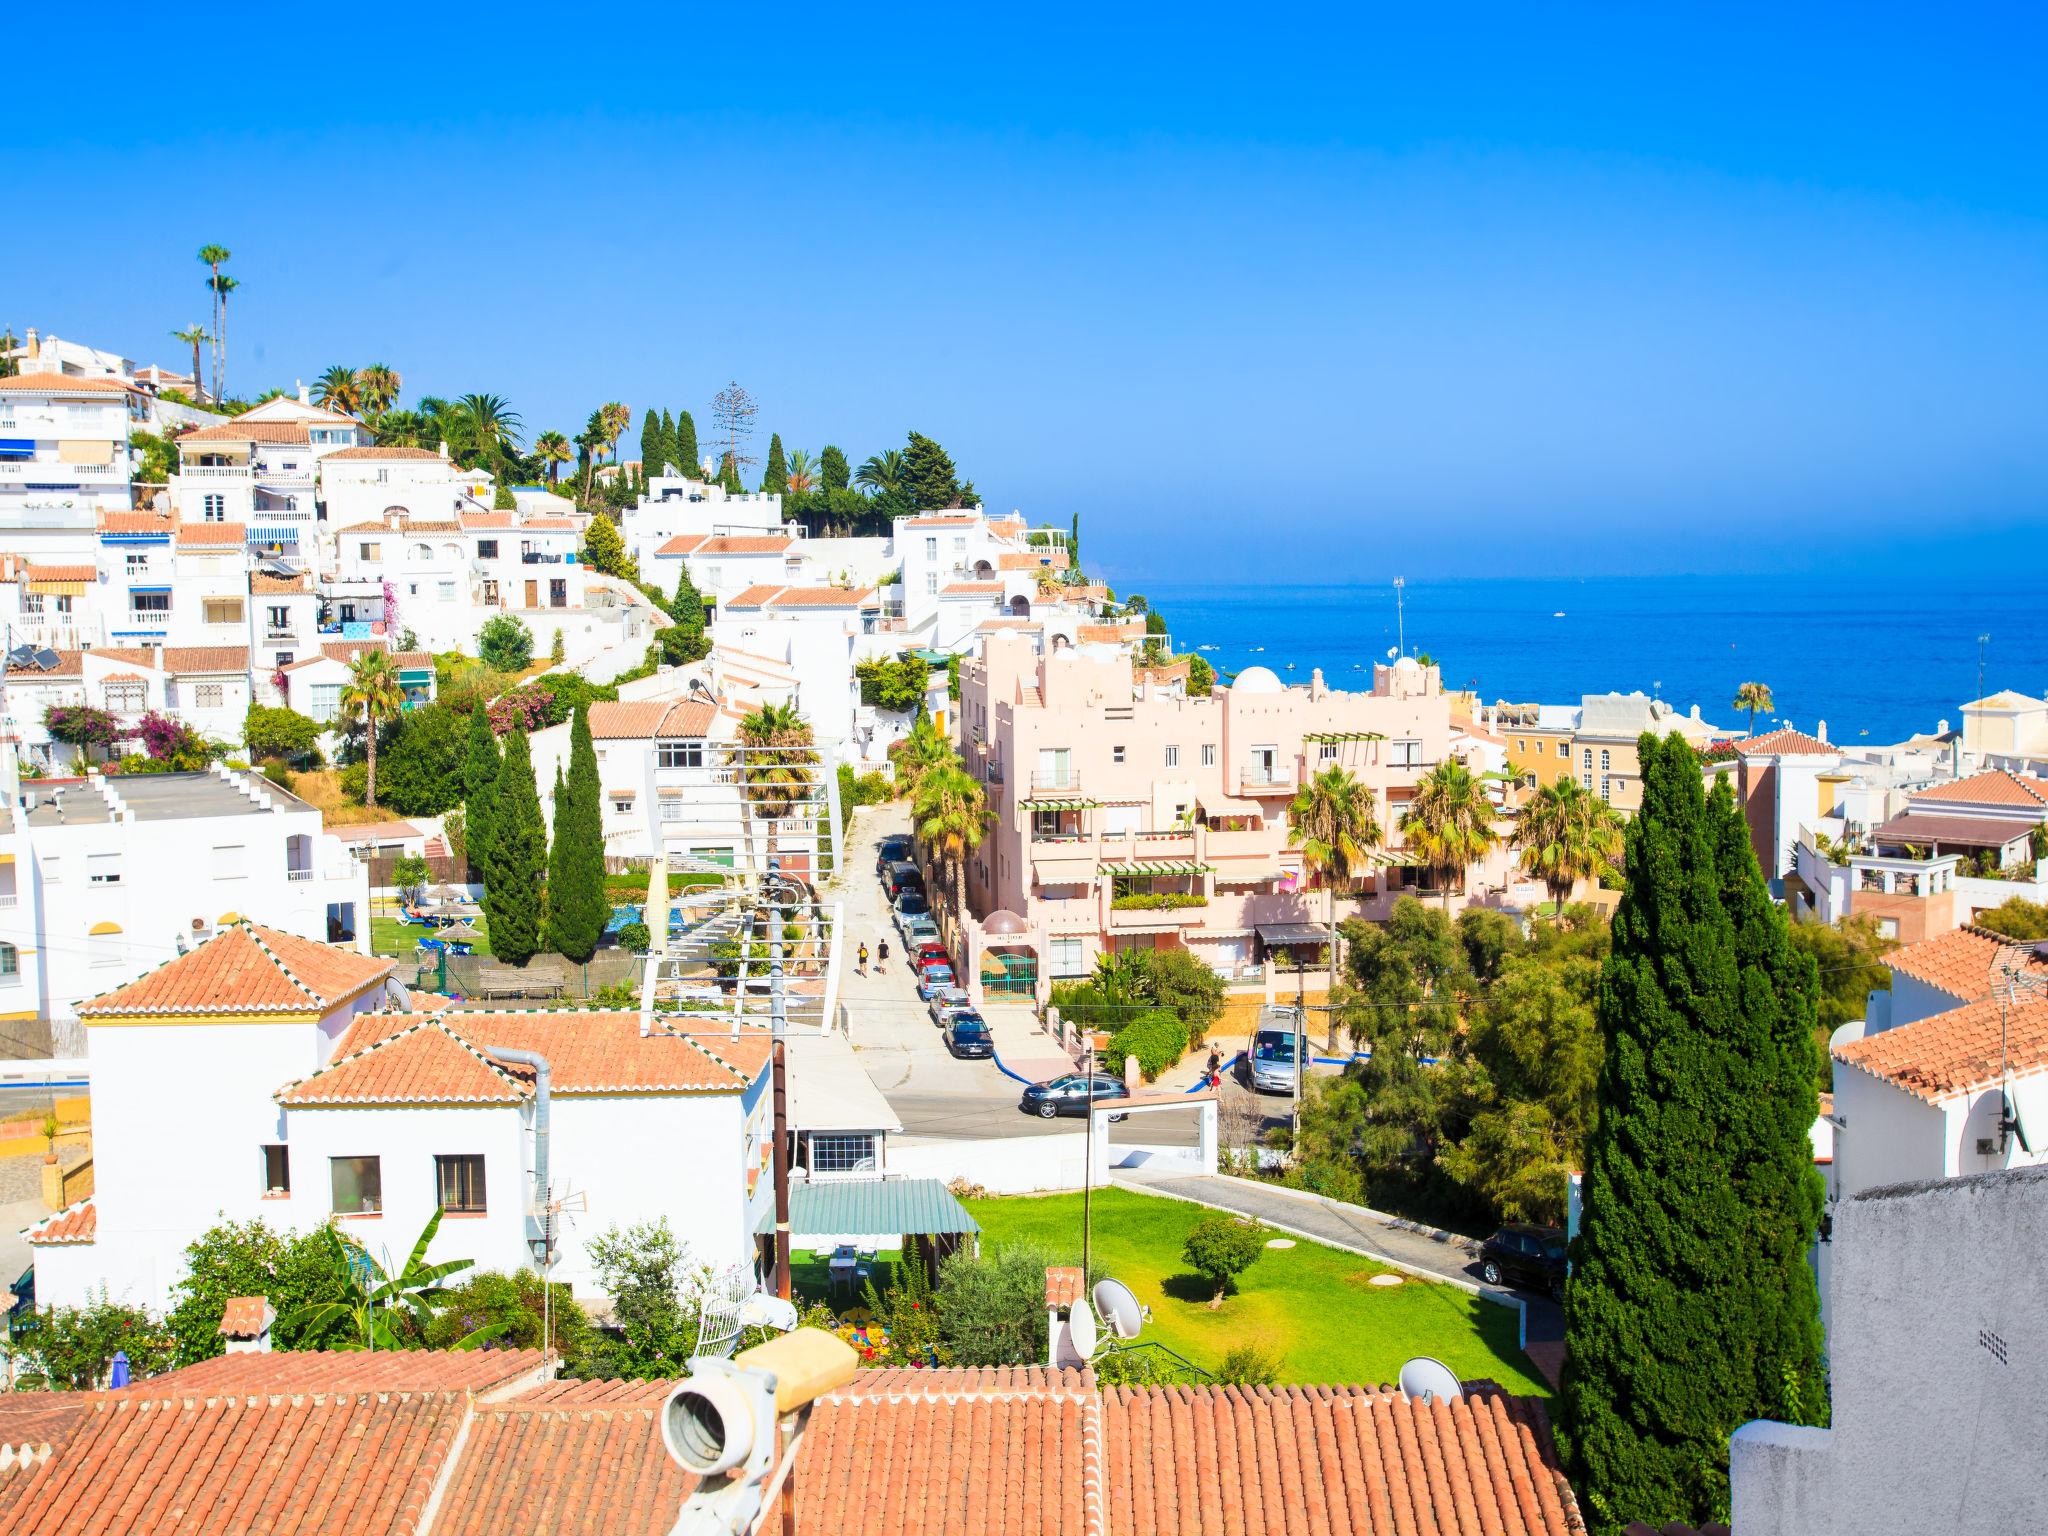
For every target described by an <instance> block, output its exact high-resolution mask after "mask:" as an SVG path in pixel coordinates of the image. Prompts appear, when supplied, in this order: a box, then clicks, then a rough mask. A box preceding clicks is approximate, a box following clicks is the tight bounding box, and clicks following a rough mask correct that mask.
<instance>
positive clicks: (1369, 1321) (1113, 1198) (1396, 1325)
mask: <svg viewBox="0 0 2048 1536" xmlns="http://www.w3.org/2000/svg"><path fill="white" fill-rule="evenodd" d="M967 1208H968V1209H969V1210H970V1211H972V1212H973V1213H974V1219H975V1220H976V1221H978V1222H980V1223H981V1226H982V1234H981V1240H982V1243H983V1244H984V1246H985V1247H986V1246H988V1245H1000V1244H1003V1243H1007V1242H1020V1241H1022V1242H1030V1243H1034V1244H1036V1245H1037V1246H1039V1247H1041V1248H1043V1249H1045V1250H1046V1251H1047V1252H1048V1253H1049V1254H1051V1255H1052V1256H1053V1257H1054V1258H1055V1259H1056V1260H1063V1261H1065V1262H1067V1263H1079V1262H1080V1256H1081V1197H1080V1196H1079V1195H1044V1196H1031V1195H1024V1196H1015V1197H1011V1198H1005V1199H991V1200H970V1201H968V1202H967ZM1211 1214H1212V1212H1210V1211H1209V1210H1208V1209H1206V1208H1205V1207H1202V1206H1197V1205H1190V1204H1188V1203H1187V1202H1186V1201H1182V1200H1168V1199H1165V1198H1163V1197H1161V1196H1157V1195H1143V1194H1138V1193H1135V1192H1134V1191H1131V1190H1123V1189H1107V1190H1098V1191H1096V1194H1095V1220H1094V1233H1095V1241H1094V1255H1093V1257H1094V1265H1095V1268H1096V1270H1097V1272H1098V1273H1100V1274H1105V1275H1114V1276H1115V1277H1116V1278H1117V1279H1119V1280H1121V1281H1123V1282H1124V1283H1125V1284H1126V1285H1128V1286H1130V1287H1131V1289H1132V1290H1134V1291H1136V1292H1137V1293H1138V1299H1139V1300H1140V1301H1141V1302H1143V1303H1144V1304H1145V1305H1146V1306H1148V1307H1150V1308H1151V1309H1152V1321H1151V1322H1150V1323H1149V1324H1147V1325H1146V1328H1145V1332H1144V1334H1143V1337H1144V1338H1147V1339H1154V1340H1157V1341H1158V1342H1159V1343H1161V1344H1165V1345H1167V1346H1168V1347H1170V1348H1172V1349H1176V1350H1178V1351H1179V1352H1180V1353H1181V1354H1183V1355H1185V1356H1187V1358H1188V1359H1190V1360H1192V1361H1194V1363H1195V1364H1197V1365H1199V1366H1202V1367H1204V1368H1205V1369H1212V1370H1213V1369H1214V1368H1215V1366H1216V1364H1217V1362H1218V1361H1220V1360H1221V1359H1222V1357H1223V1355H1224V1353H1225V1352H1226V1351H1227V1350H1229V1349H1232V1348H1234V1347H1236V1346H1238V1345H1240V1344H1256V1345H1258V1346H1259V1347H1260V1348H1262V1349H1265V1350H1267V1351H1270V1352H1271V1353H1273V1354H1276V1355H1278V1356H1279V1357H1280V1359H1281V1361H1282V1369H1281V1375H1280V1379H1281V1380H1282V1381H1283V1382H1303V1383H1329V1384H1337V1383H1365V1384H1377V1383H1380V1382H1391V1381H1393V1380H1394V1378H1395V1377H1396V1376H1398V1375H1399V1374H1400V1370H1401V1364H1402V1362H1403V1361H1405V1360H1408V1359H1410V1358H1412V1357H1413V1356H1415V1355H1434V1356H1435V1357H1436V1358H1437V1359H1439V1360H1441V1361H1443V1362H1444V1364H1446V1365H1448V1366H1449V1367H1450V1368H1451V1369H1452V1370H1453V1371H1455V1372H1457V1374H1458V1376H1459V1377H1460V1378H1461V1379H1463V1380H1467V1381H1470V1380H1473V1379H1475V1378H1478V1377H1490V1378H1491V1379H1493V1380H1494V1381H1497V1382H1499V1383H1500V1384H1501V1385H1502V1386H1503V1387H1505V1388H1506V1389H1507V1390H1508V1391H1510V1392H1519V1393H1527V1394H1545V1393H1547V1392H1548V1391H1549V1388H1548V1387H1547V1386H1546V1385H1545V1384H1544V1382H1543V1380H1542V1378H1541V1377H1539V1376H1538V1375H1537V1374H1536V1371H1535V1368H1534V1367H1533V1366H1531V1365H1530V1363H1529V1359H1528V1357H1527V1356H1526V1355H1524V1354H1523V1353H1522V1352H1521V1350H1520V1349H1519V1348H1517V1347H1516V1344H1515V1334H1516V1325H1517V1318H1516V1315H1515V1313H1514V1311H1513V1310H1512V1309H1510V1308H1507V1307H1501V1306H1495V1305H1494V1304H1493V1303H1491V1302H1486V1301H1481V1300H1480V1299H1479V1298H1478V1297H1477V1296H1473V1295H1471V1294H1469V1293H1467V1292H1465V1291H1461V1290H1458V1289H1457V1288H1456V1287H1455V1286H1449V1285H1438V1284H1432V1283H1428V1282H1424V1281H1419V1280H1415V1279H1412V1278H1407V1277H1404V1280H1403V1283H1402V1284H1401V1285H1399V1286H1394V1287H1384V1288H1383V1287H1380V1286H1375V1285H1371V1284H1369V1283H1368V1282H1369V1280H1370V1279H1371V1277H1372V1276H1374V1275H1379V1274H1387V1273H1391V1271H1389V1270H1387V1269H1386V1268H1385V1267H1384V1266H1382V1265H1378V1264H1375V1263H1373V1262H1372V1261H1371V1260H1369V1259H1362V1258H1360V1257H1358V1256H1357V1255H1356V1254H1350V1253H1345V1252H1343V1251H1341V1250H1339V1249H1336V1248H1327V1247H1324V1246H1323V1245H1322V1244H1321V1243H1312V1242H1308V1241H1306V1240H1298V1241H1297V1242H1296V1244H1295V1246H1294V1247H1292V1248H1277V1249H1276V1248H1269V1249H1267V1250H1266V1252H1265V1253H1263V1254H1262V1255H1261V1256H1260V1257H1259V1260H1258V1262H1257V1263H1255V1264H1253V1265H1252V1267H1251V1268H1250V1269H1248V1270H1246V1271H1245V1273H1244V1274H1243V1275H1241V1276H1239V1278H1238V1290H1237V1292H1236V1293H1235V1294H1233V1295H1231V1296H1229V1297H1227V1298H1226V1299H1225V1300H1224V1303H1223V1305H1222V1307H1221V1308H1220V1309H1218V1310H1217V1311H1214V1312H1212V1311H1210V1310H1209V1306H1208V1301H1209V1294H1210V1293H1209V1286H1208V1283H1207V1282H1206V1281H1204V1280H1202V1279H1201V1278H1199V1277H1198V1276H1196V1275H1194V1274H1193V1273H1192V1272H1190V1271H1189V1269H1188V1267H1187V1265H1186V1263H1185V1262H1184V1261H1183V1260H1182V1258H1181V1243H1182V1241H1183V1239H1184V1238H1185V1237H1186V1236H1187V1231H1188V1228H1190V1227H1191V1226H1193V1225H1194V1224H1195V1223H1196V1222H1198V1221H1200V1220H1201V1219H1202V1218H1203V1217H1205V1216H1208V1215H1211ZM1285 1235H1286V1234H1284V1233H1275V1234H1274V1236H1276V1237H1283V1236H1285Z"/></svg>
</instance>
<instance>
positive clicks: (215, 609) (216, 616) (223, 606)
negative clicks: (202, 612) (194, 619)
mask: <svg viewBox="0 0 2048 1536" xmlns="http://www.w3.org/2000/svg"><path fill="white" fill-rule="evenodd" d="M206 622H207V623H209V624H239V623H241V622H242V600H241V599H240V598H239V597H209V598H208V599H207V600H206Z"/></svg>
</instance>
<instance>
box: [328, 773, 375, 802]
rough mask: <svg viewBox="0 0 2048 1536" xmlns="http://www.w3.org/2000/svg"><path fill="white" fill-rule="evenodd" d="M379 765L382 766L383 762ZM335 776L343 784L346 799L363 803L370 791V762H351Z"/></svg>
mask: <svg viewBox="0 0 2048 1536" xmlns="http://www.w3.org/2000/svg"><path fill="white" fill-rule="evenodd" d="M378 766H379V767H380V768H381V767H382V766H383V764H381V763H380V764H378ZM335 778H336V781H337V782H338V783H339V784H340V786H341V793H342V797H343V798H344V799H346V800H349V801H352V802H353V803H355V804H356V805H361V804H362V803H363V797H364V795H366V794H367V793H368V792H369V786H370V765H369V764H368V763H350V764H349V765H348V766H347V767H346V768H344V769H342V770H341V772H340V773H339V774H337V775H336V776H335Z"/></svg>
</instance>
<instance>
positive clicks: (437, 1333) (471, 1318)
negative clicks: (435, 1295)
mask: <svg viewBox="0 0 2048 1536" xmlns="http://www.w3.org/2000/svg"><path fill="white" fill-rule="evenodd" d="M549 1291H552V1292H553V1293H554V1294H553V1295H552V1296H550V1295H548V1292H549ZM485 1328H495V1329H496V1330H497V1332H496V1334H495V1335H494V1337H493V1341H492V1342H493V1343H494V1344H495V1345H496V1347H497V1348H499V1349H540V1348H542V1347H547V1348H551V1349H553V1350H554V1352H555V1353H556V1354H557V1355H558V1356H560V1357H561V1358H562V1359H564V1360H568V1359H573V1358H576V1357H578V1356H581V1355H583V1354H585V1353H587V1352H588V1351H589V1350H590V1348H591V1347H592V1345H593V1344H594V1343H595V1342H596V1341H597V1337H598V1334H597V1326H596V1325H595V1324H594V1323H592V1322H591V1321H590V1316H589V1314H588V1313H586V1312H585V1311H584V1310H583V1308H582V1307H581V1306H579V1305H578V1304H577V1302H576V1299H575V1296H574V1295H573V1294H572V1292H571V1290H570V1287H569V1285H568V1283H567V1282H566V1281H561V1280H558V1281H556V1282H554V1284H552V1285H545V1286H544V1285H543V1284H542V1283H541V1278H540V1276H539V1275H536V1274H535V1273H534V1272H533V1271H532V1270H530V1269H520V1270H514V1271H513V1272H512V1273H511V1274H509V1275H507V1274H500V1273H498V1272H497V1271H496V1270H489V1269H486V1270H481V1271H479V1272H477V1273H476V1274H473V1275H469V1276H466V1277H465V1278H464V1279H463V1281H462V1283H461V1284H460V1285H455V1286H450V1287H449V1288H448V1289H447V1291H446V1293H445V1294H444V1295H443V1296H442V1297H441V1301H440V1310H439V1311H437V1312H436V1313H435V1314H434V1319H433V1321H432V1322H430V1323H428V1324H427V1327H426V1345H427V1348H429V1349H452V1348H454V1347H455V1345H456V1344H457V1343H459V1342H460V1341H461V1340H463V1339H464V1338H467V1337H468V1336H470V1335H471V1334H473V1333H476V1332H477V1331H478V1330H480V1329H485Z"/></svg>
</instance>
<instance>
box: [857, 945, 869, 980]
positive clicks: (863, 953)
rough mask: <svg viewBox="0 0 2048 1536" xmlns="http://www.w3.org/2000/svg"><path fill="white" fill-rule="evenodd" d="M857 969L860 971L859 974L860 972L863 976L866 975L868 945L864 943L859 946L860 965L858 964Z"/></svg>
mask: <svg viewBox="0 0 2048 1536" xmlns="http://www.w3.org/2000/svg"><path fill="white" fill-rule="evenodd" d="M858 969H859V972H860V974H861V975H863V976H865V975H867V973H868V947H867V945H865V944H863V945H861V947H860V965H859V967H858Z"/></svg>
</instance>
